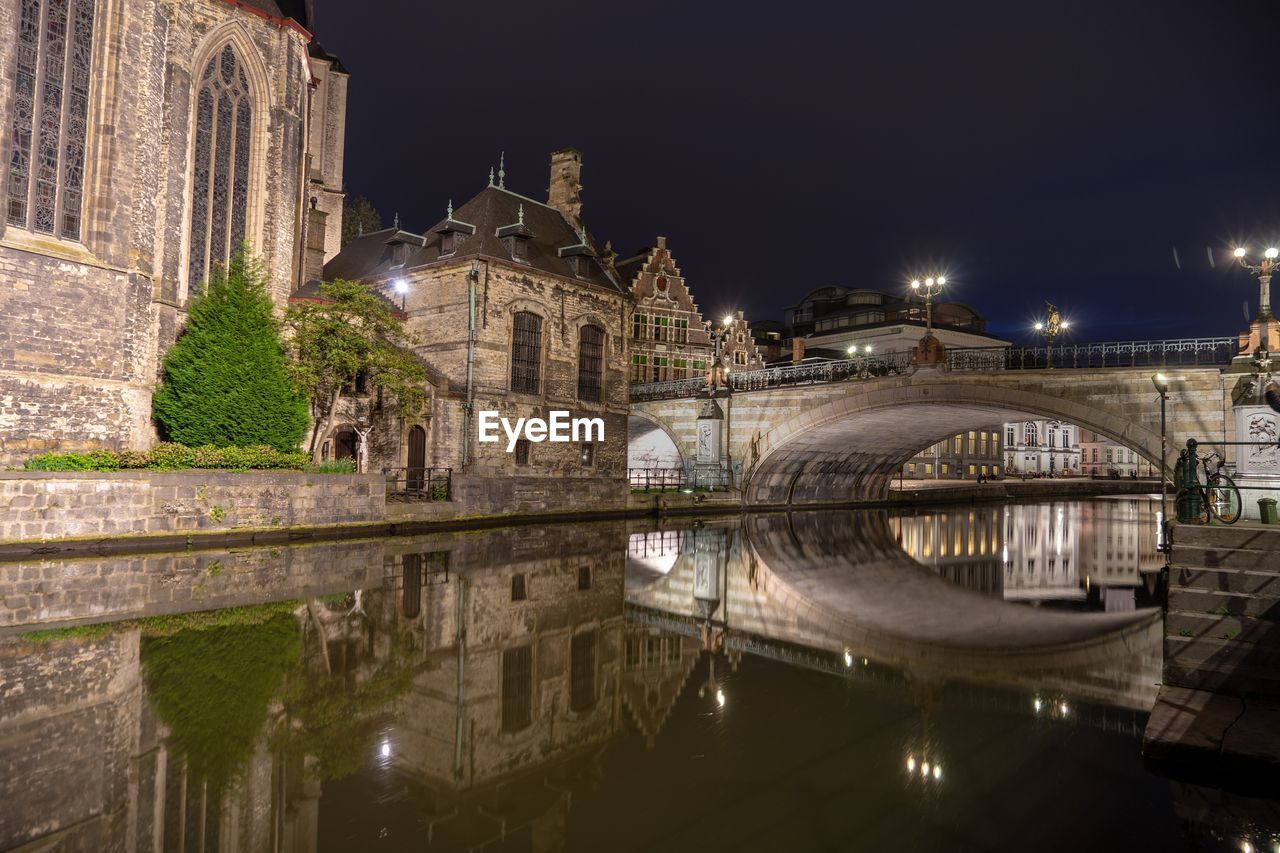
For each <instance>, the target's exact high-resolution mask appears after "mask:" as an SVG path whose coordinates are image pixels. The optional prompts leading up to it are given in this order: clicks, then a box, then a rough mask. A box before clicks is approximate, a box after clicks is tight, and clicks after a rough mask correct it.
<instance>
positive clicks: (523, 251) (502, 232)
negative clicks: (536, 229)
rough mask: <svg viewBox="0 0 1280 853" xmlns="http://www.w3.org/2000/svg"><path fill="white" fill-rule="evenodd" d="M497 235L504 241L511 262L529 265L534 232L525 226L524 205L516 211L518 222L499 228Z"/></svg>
mask: <svg viewBox="0 0 1280 853" xmlns="http://www.w3.org/2000/svg"><path fill="white" fill-rule="evenodd" d="M497 235H498V239H500V240H502V245H503V246H504V247H505V248H506V250H507V254H508V255H510V256H511V260H513V261H519V262H520V263H522V264H527V263H529V241H530V240H532V239H533V232H532V231H530V230H529V226H527V225H525V224H524V205H523V204H522V205H520V206H519V208H518V209H517V210H516V221H515V222H513V223H511V224H510V225H504V226H502V227H501V228H499V229H498V231H497Z"/></svg>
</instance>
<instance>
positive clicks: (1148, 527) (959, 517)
mask: <svg viewBox="0 0 1280 853" xmlns="http://www.w3.org/2000/svg"><path fill="white" fill-rule="evenodd" d="M1159 511H1160V501H1159V499H1158V498H1154V497H1137V498H1131V497H1125V498H1110V499H1103V500H1094V501H1060V502H1049V503H1043V504H1008V505H1003V506H995V505H985V506H974V507H965V508H962V509H958V510H954V511H943V512H933V513H927V514H922V515H915V516H895V517H893V518H892V519H891V520H890V525H891V526H892V528H893V530H894V535H895V536H896V537H897V539H898V542H899V543H900V544H901V546H902V548H903V550H904V551H906V552H907V554H909V555H910V556H911V557H912V558H914V559H915V560H917V561H918V562H920V563H922V564H923V565H926V566H928V567H930V568H931V569H933V570H934V571H935V572H937V573H938V574H939V575H940V576H941V577H944V578H946V579H947V580H949V581H951V582H952V583H955V584H958V585H959V586H963V587H965V588H966V589H972V590H975V591H977V592H982V593H986V594H988V595H992V596H995V597H999V598H1003V599H1005V600H1008V601H1024V602H1030V603H1054V604H1066V603H1074V604H1075V605H1077V606H1080V607H1084V608H1087V609H1096V610H1104V611H1124V610H1133V609H1135V608H1137V607H1149V606H1154V605H1156V604H1157V603H1158V602H1157V600H1156V598H1155V593H1156V573H1158V572H1159V570H1160V568H1161V566H1162V565H1163V559H1162V557H1161V555H1160V553H1159V552H1158V551H1157V549H1156V537H1157V534H1158V532H1159V523H1158V521H1157V516H1158V513H1159Z"/></svg>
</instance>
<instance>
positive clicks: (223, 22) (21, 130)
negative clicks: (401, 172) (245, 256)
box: [0, 0, 347, 464]
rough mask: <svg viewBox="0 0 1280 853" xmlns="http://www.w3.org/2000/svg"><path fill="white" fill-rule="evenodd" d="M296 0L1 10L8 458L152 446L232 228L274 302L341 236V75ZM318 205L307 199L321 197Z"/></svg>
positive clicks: (87, 3) (0, 328)
mask: <svg viewBox="0 0 1280 853" xmlns="http://www.w3.org/2000/svg"><path fill="white" fill-rule="evenodd" d="M313 25H314V22H313V20H312V14H311V4H310V3H309V2H305V0H15V2H10V3H4V4H0V196H2V199H3V200H2V205H3V206H2V208H0V210H2V215H0V318H3V322H0V464H20V463H21V462H22V460H23V459H25V458H27V457H28V456H30V455H31V454H33V453H36V452H39V451H42V450H46V449H63V450H73V449H83V448H90V447H107V448H115V449H123V448H144V447H146V446H148V445H149V444H150V443H151V442H152V441H153V440H154V435H153V430H152V426H151V394H152V391H153V388H154V386H155V381H156V376H157V373H158V370H159V365H160V359H161V358H162V356H163V354H164V352H165V350H166V349H167V347H168V346H169V345H170V344H171V343H172V342H173V339H174V337H175V335H176V333H177V330H178V329H179V328H180V327H181V325H182V322H183V318H184V316H185V309H186V306H187V304H188V300H189V299H190V297H191V294H193V293H195V292H197V291H198V288H199V287H200V285H201V283H202V282H203V281H204V280H205V278H206V276H207V275H208V272H209V269H210V268H211V267H212V265H214V264H219V263H224V262H225V261H226V260H227V258H228V257H229V255H230V253H231V252H232V250H233V248H234V247H236V246H237V245H238V244H240V243H241V242H242V241H243V242H246V243H247V244H248V245H249V246H250V247H251V249H252V250H253V251H254V253H256V254H257V255H258V256H259V257H260V258H261V259H262V260H263V261H264V263H265V265H266V269H267V272H268V275H269V285H270V289H271V293H272V295H273V297H274V298H275V299H276V301H277V302H278V303H279V304H281V305H283V304H284V302H285V300H286V299H287V297H288V296H289V294H290V293H291V292H292V291H293V290H294V289H295V288H296V287H297V286H298V285H299V284H300V283H301V282H302V281H303V280H304V275H303V267H304V263H305V256H306V247H308V246H310V247H311V251H312V253H313V254H314V255H315V257H316V258H318V259H319V260H320V261H323V258H324V257H325V256H331V255H333V254H336V252H337V250H338V247H339V238H340V228H341V215H340V211H341V205H342V192H343V191H342V147H343V132H344V124H345V110H346V81H347V74H346V71H345V70H344V69H343V68H342V66H341V64H340V63H339V62H338V61H337V59H336V57H334V56H332V55H330V54H327V53H325V52H324V50H323V49H321V48H320V46H319V45H318V44H317V43H316V42H315V41H314V40H313V38H312V35H311V30H312V28H313ZM313 200H314V202H313Z"/></svg>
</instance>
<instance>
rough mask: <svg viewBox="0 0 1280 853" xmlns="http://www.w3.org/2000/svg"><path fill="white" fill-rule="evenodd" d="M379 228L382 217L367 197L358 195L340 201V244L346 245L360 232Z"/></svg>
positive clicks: (366, 232) (370, 231) (378, 229)
mask: <svg viewBox="0 0 1280 853" xmlns="http://www.w3.org/2000/svg"><path fill="white" fill-rule="evenodd" d="M381 230H382V217H381V216H379V215H378V211H377V210H376V209H375V208H374V206H373V205H372V204H370V203H369V199H367V198H365V197H364V196H362V195H358V196H352V197H348V198H347V199H345V200H344V201H343V202H342V245H344V246H345V245H347V244H348V243H350V242H351V241H352V240H354V239H356V238H357V237H359V236H360V235H362V234H372V233H373V232H374V231H381Z"/></svg>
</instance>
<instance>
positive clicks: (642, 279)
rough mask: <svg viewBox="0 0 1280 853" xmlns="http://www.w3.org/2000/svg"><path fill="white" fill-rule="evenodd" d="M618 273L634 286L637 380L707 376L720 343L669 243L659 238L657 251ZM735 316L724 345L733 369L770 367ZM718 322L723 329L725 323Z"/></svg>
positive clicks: (633, 355) (633, 378) (633, 345)
mask: <svg viewBox="0 0 1280 853" xmlns="http://www.w3.org/2000/svg"><path fill="white" fill-rule="evenodd" d="M617 270H618V275H619V276H620V277H621V278H622V280H623V281H625V282H629V283H630V292H631V296H632V298H633V300H634V313H633V314H632V316H631V365H630V369H631V372H630V378H631V381H632V382H636V383H644V382H667V381H671V380H677V379H696V378H699V377H703V376H706V375H707V371H708V367H709V365H710V364H711V362H712V361H713V360H714V358H715V344H714V343H713V341H712V339H711V335H710V334H709V333H708V331H707V328H706V326H705V325H704V320H703V316H702V312H701V311H699V310H698V305H697V303H695V302H694V301H693V294H692V292H691V291H690V290H689V285H688V282H687V281H686V279H685V277H684V275H682V274H681V272H680V267H679V266H678V265H677V264H676V261H675V258H674V257H673V256H672V254H671V250H670V249H668V248H667V238H666V237H659V238H658V244H657V246H654V247H653V248H650V249H645V250H644V251H642V252H640V253H639V254H637V255H636V256H635V257H632V258H628V259H626V260H625V261H620V262H618V264H617ZM731 316H732V317H733V323H732V324H731V329H730V332H729V334H728V335H726V337H725V340H724V343H723V353H722V358H726V359H727V363H728V364H729V365H731V367H732V369H733V370H756V369H759V368H761V367H764V359H763V357H762V356H761V354H760V352H759V350H758V348H757V347H756V343H755V337H754V335H752V334H751V330H750V328H749V327H748V325H747V321H746V320H745V319H744V318H743V315H742V312H741V311H738V312H735V314H733V315H731ZM713 322H714V323H716V324H719V323H720V322H722V318H719V317H717V318H715V320H714V321H713Z"/></svg>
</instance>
